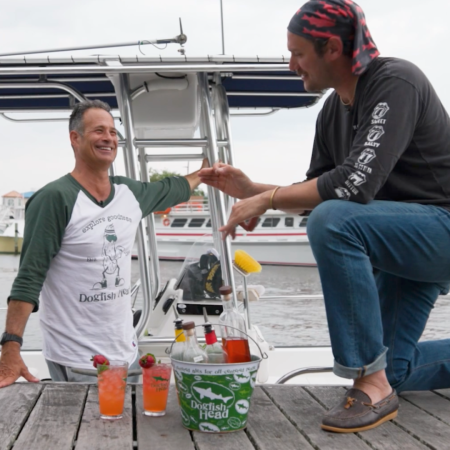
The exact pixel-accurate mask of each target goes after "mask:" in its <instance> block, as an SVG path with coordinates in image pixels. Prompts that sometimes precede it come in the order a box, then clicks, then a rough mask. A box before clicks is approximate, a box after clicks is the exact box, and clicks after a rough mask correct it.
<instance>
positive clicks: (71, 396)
mask: <svg viewBox="0 0 450 450" xmlns="http://www.w3.org/2000/svg"><path fill="white" fill-rule="evenodd" d="M86 391H87V386H85V385H70V388H69V386H68V385H67V384H66V383H62V384H46V385H44V390H43V392H42V394H41V396H40V398H39V400H38V402H37V404H36V406H35V407H34V409H33V411H32V413H31V414H30V417H29V419H28V421H27V423H26V424H25V427H24V428H23V430H22V432H21V433H20V435H19V438H18V439H17V441H16V444H14V450H30V449H33V450H49V449H58V450H66V449H67V450H72V447H73V443H74V440H75V436H76V434H77V431H78V426H79V422H80V419H81V414H82V412H83V406H84V400H85V397H86Z"/></svg>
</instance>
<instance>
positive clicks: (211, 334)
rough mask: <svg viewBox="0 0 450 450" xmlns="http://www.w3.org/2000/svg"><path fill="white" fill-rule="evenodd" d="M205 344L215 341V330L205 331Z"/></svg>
mask: <svg viewBox="0 0 450 450" xmlns="http://www.w3.org/2000/svg"><path fill="white" fill-rule="evenodd" d="M205 339H206V345H212V344H215V343H216V342H217V336H216V332H215V331H214V330H211V331H210V332H209V333H205Z"/></svg>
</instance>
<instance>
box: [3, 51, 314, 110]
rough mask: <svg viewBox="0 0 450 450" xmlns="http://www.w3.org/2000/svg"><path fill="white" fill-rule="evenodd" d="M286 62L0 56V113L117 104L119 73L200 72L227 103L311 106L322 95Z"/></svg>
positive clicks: (238, 105)
mask: <svg viewBox="0 0 450 450" xmlns="http://www.w3.org/2000/svg"><path fill="white" fill-rule="evenodd" d="M288 61H289V59H288V58H287V57H284V56H281V57H278V58H276V57H275V58H262V57H258V56H255V57H234V56H206V57H187V56H179V57H146V56H142V55H139V56H127V57H120V56H88V57H86V56H71V57H61V56H55V55H50V56H46V57H36V56H33V57H26V56H23V57H21V58H17V57H16V58H1V59H0V112H2V113H8V112H9V113H12V112H14V113H16V112H31V111H41V112H42V111H67V110H71V109H72V107H73V105H74V102H75V101H76V100H78V101H79V100H82V99H84V98H87V99H94V98H97V99H101V100H104V101H105V102H107V103H108V104H109V105H110V106H111V107H112V108H113V109H117V108H118V107H119V104H118V100H117V96H116V92H115V89H114V85H113V81H112V77H113V76H114V75H118V74H121V73H127V74H130V75H143V74H150V73H153V74H158V75H159V76H160V77H162V78H164V77H171V78H172V77H178V78H179V77H180V76H183V74H195V73H200V72H204V73H207V74H208V78H209V79H210V80H212V79H214V76H215V77H216V78H215V79H216V81H218V80H219V81H220V83H221V84H222V85H223V87H224V89H225V91H226V95H227V99H228V104H229V107H230V108H256V109H267V108H269V109H271V110H278V109H284V108H302V107H308V106H312V105H314V104H315V103H317V101H318V100H319V98H320V97H321V96H322V94H321V93H317V94H316V93H307V92H306V91H305V89H304V87H303V82H302V80H301V79H300V78H299V77H298V76H296V75H295V74H294V73H293V72H291V71H290V70H289V67H288ZM217 77H219V79H218V78H217Z"/></svg>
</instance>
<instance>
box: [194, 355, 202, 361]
mask: <svg viewBox="0 0 450 450" xmlns="http://www.w3.org/2000/svg"><path fill="white" fill-rule="evenodd" d="M200 361H203V356H202V355H198V356H194V362H200Z"/></svg>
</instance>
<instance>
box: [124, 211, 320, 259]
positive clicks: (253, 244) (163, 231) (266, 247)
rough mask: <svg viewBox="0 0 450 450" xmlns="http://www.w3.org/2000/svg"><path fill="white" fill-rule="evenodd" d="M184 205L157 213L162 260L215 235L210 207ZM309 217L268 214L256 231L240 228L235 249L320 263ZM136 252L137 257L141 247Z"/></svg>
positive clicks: (182, 256) (264, 256)
mask: <svg viewBox="0 0 450 450" xmlns="http://www.w3.org/2000/svg"><path fill="white" fill-rule="evenodd" d="M184 205H187V206H185V207H183V206H184ZM184 205H179V206H178V207H175V208H174V210H172V211H171V212H170V213H168V214H155V231H156V238H157V243H158V256H159V259H163V260H184V259H185V258H186V256H188V253H189V251H190V250H191V248H192V246H193V245H194V244H195V243H196V242H198V241H203V240H207V239H208V238H207V237H206V236H208V235H210V234H211V227H210V226H209V227H208V226H207V225H208V224H209V214H208V210H207V209H206V210H203V208H202V210H200V211H199V210H197V211H195V210H191V209H190V207H191V205H189V204H184ZM177 208H179V209H177ZM306 220H307V219H306V218H305V217H301V216H290V215H287V214H284V213H282V212H275V213H271V214H265V215H264V216H262V217H261V221H260V223H259V224H258V226H257V227H256V228H255V230H253V231H252V232H246V231H245V230H244V229H242V228H238V230H237V233H236V238H235V239H234V240H233V241H232V242H231V248H232V251H233V252H234V251H235V250H237V249H241V250H244V251H246V252H247V253H249V254H250V255H251V256H252V257H253V258H255V259H256V260H257V261H258V262H259V263H260V264H274V265H290V266H316V265H317V264H316V261H315V259H314V256H313V254H312V250H311V247H310V245H309V240H308V236H307V234H306ZM194 221H198V222H201V226H195V227H194V226H192V223H193V222H194ZM267 221H269V224H268V223H267ZM177 222H178V224H177ZM175 224H177V226H174V225H175ZM287 224H289V225H290V226H287ZM267 225H269V226H267ZM132 254H133V256H135V257H136V256H137V246H135V248H134V249H133V253H132Z"/></svg>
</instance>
